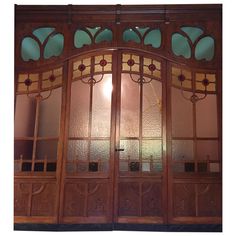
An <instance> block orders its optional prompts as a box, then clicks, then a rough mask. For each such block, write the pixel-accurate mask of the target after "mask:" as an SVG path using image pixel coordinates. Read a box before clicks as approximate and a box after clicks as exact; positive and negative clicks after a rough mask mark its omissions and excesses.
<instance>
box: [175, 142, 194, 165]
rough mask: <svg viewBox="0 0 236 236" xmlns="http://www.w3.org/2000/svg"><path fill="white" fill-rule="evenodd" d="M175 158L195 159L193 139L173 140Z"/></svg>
mask: <svg viewBox="0 0 236 236" xmlns="http://www.w3.org/2000/svg"><path fill="white" fill-rule="evenodd" d="M172 159H173V160H193V141H192V140H172Z"/></svg>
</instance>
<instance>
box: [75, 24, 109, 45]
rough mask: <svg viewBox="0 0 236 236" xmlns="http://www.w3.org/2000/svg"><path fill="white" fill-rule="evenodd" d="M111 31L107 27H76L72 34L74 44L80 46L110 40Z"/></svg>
mask: <svg viewBox="0 0 236 236" xmlns="http://www.w3.org/2000/svg"><path fill="white" fill-rule="evenodd" d="M112 39H113V33H112V31H111V30H110V29H108V28H101V27H98V26H97V27H94V28H89V27H85V28H81V29H77V30H76V32H75V34H74V46H75V47H76V48H82V47H83V46H86V45H92V44H93V43H95V44H98V43H102V42H112Z"/></svg>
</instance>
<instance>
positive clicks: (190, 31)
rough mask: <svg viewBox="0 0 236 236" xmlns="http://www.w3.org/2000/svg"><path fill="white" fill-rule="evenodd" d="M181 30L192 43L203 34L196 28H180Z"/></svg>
mask: <svg viewBox="0 0 236 236" xmlns="http://www.w3.org/2000/svg"><path fill="white" fill-rule="evenodd" d="M181 30H183V31H184V32H185V33H186V34H187V35H188V36H189V38H190V39H191V41H192V43H194V42H195V40H196V39H197V38H199V37H200V36H201V35H202V34H203V30H202V29H200V28H198V27H181Z"/></svg>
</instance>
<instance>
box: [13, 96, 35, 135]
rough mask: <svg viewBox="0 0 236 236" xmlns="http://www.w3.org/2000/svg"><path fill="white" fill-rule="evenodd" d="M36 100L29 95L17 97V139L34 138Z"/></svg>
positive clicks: (15, 127)
mask: <svg viewBox="0 0 236 236" xmlns="http://www.w3.org/2000/svg"><path fill="white" fill-rule="evenodd" d="M35 110H36V104H35V99H33V98H29V97H27V95H17V96H16V108H15V126H14V129H15V137H32V136H33V135H34V122H35Z"/></svg>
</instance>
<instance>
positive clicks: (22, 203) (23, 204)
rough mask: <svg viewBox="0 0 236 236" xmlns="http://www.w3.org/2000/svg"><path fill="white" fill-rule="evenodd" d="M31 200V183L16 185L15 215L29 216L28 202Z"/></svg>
mask: <svg viewBox="0 0 236 236" xmlns="http://www.w3.org/2000/svg"><path fill="white" fill-rule="evenodd" d="M29 198H30V184H29V183H15V184H14V215H15V216H27V215H28V202H29Z"/></svg>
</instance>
